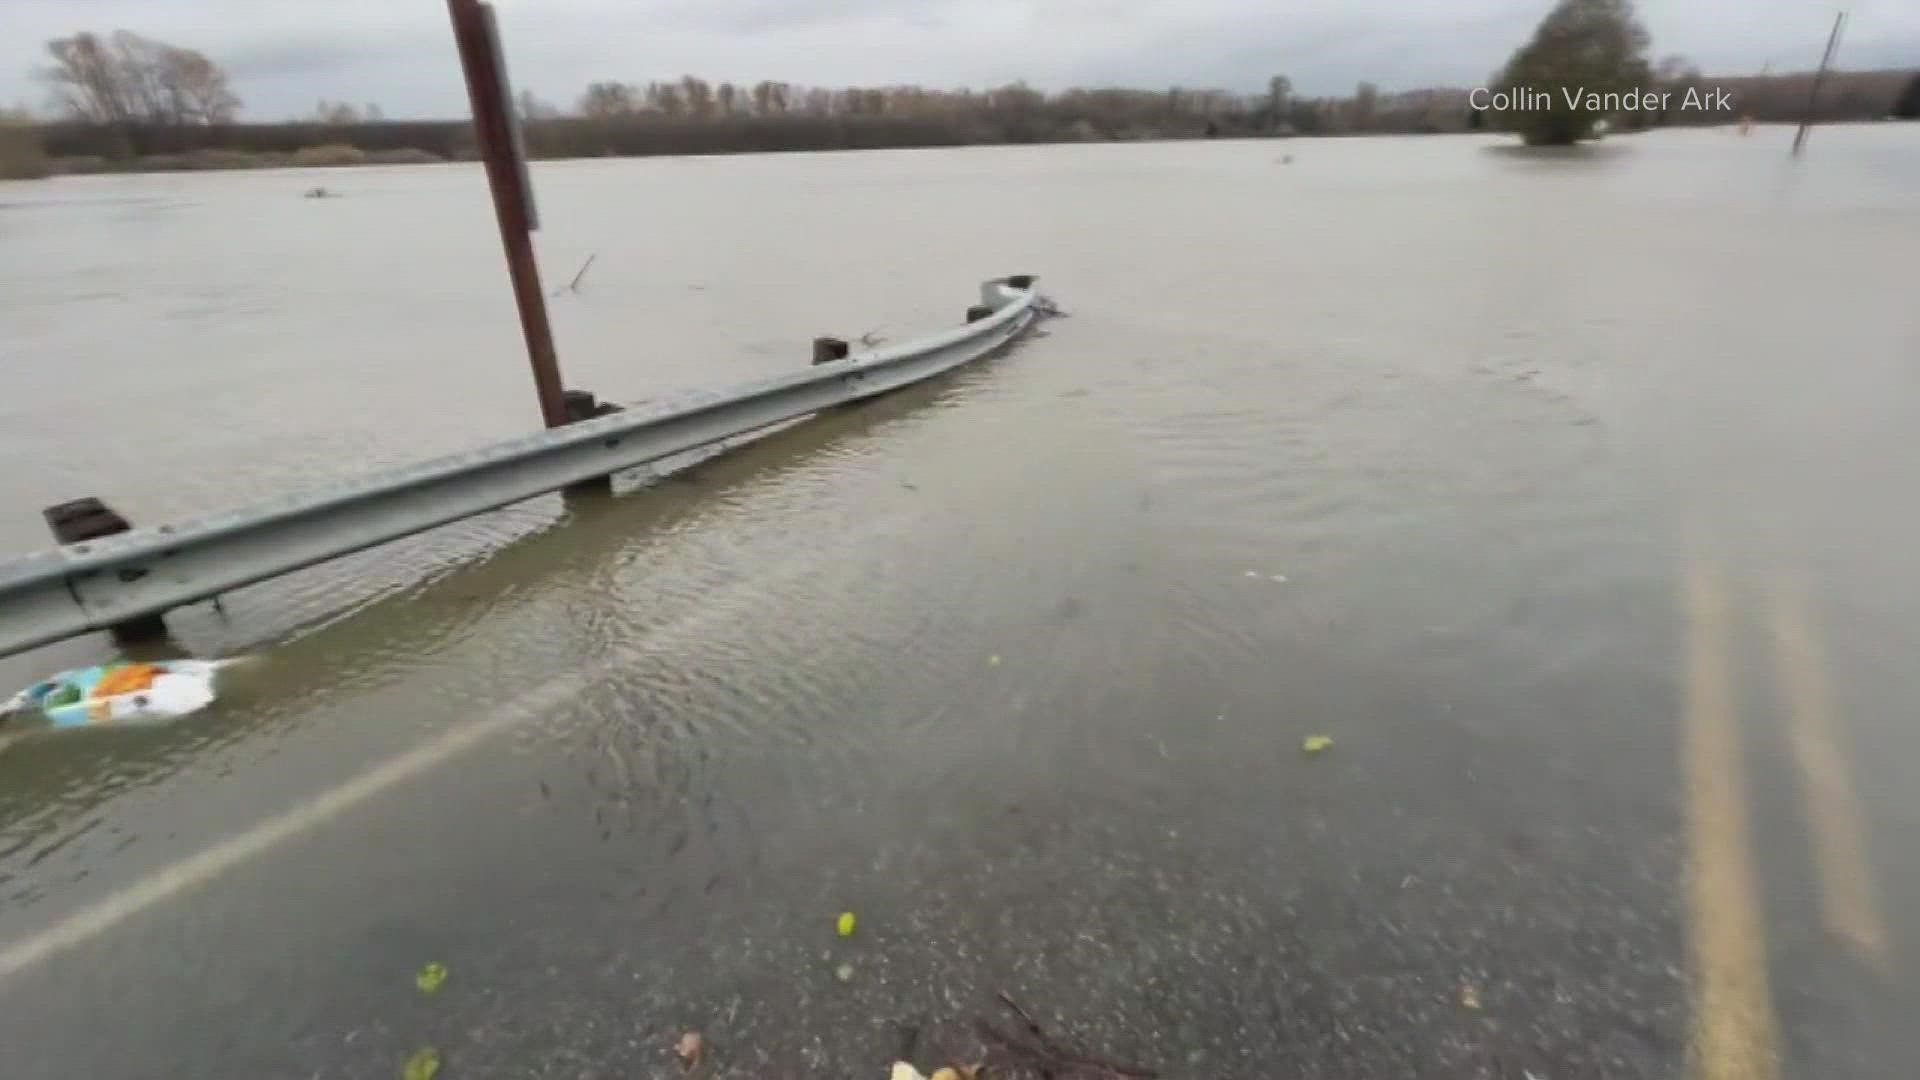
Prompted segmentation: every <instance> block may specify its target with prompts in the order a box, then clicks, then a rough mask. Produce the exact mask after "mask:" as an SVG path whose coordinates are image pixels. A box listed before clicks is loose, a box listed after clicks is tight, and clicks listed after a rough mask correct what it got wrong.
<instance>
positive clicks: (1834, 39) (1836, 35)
mask: <svg viewBox="0 0 1920 1080" xmlns="http://www.w3.org/2000/svg"><path fill="white" fill-rule="evenodd" d="M1846 21H1847V13H1846V12H1844V11H1842V12H1839V13H1837V14H1835V15H1834V17H1833V32H1832V33H1830V34H1828V35H1827V51H1826V52H1824V53H1821V54H1820V70H1818V71H1816V72H1814V73H1813V88H1812V89H1811V90H1808V91H1807V112H1806V115H1805V116H1803V117H1801V118H1800V130H1798V131H1796V132H1794V133H1793V156H1795V157H1799V156H1800V149H1801V147H1803V146H1805V145H1806V143H1807V129H1808V128H1810V127H1812V126H1813V110H1814V107H1815V106H1816V105H1817V104H1818V103H1819V101H1820V84H1821V83H1824V82H1826V81H1827V66H1828V65H1830V64H1832V63H1833V54H1834V53H1835V52H1838V51H1839V49H1840V27H1841V26H1842V25H1843V24H1845V23H1846Z"/></svg>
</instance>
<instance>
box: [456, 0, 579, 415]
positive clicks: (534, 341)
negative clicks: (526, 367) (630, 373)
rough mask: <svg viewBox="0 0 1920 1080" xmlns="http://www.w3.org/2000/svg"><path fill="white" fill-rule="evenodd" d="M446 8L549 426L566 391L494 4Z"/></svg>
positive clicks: (561, 409)
mask: <svg viewBox="0 0 1920 1080" xmlns="http://www.w3.org/2000/svg"><path fill="white" fill-rule="evenodd" d="M447 14H448V16H449V17H450V18H451V19H452V20H453V40H454V43H455V44H456V45H457V46H458V47H459V50H460V68H461V70H462V71H463V72H465V73H466V78H467V100H468V101H469V102H470V103H471V104H472V107H473V134H474V139H475V142H476V144H477V145H478V147H479V150H480V159H481V160H482V161H483V162H485V163H486V167H487V187H488V188H490V189H491V190H492V192H493V214H494V217H495V218H497V219H498V220H499V222H500V243H501V245H502V246H503V247H504V248H505V249H506V253H507V276H508V277H509V278H511V279H512V282H513V299H514V303H515V305H517V306H518V307H519V309H520V332H521V335H522V336H524V337H525V338H526V340H527V361H528V362H529V363H530V364H531V365H532V367H533V385H534V389H535V391H536V392H537V393H538V394H539V396H540V416H541V419H543V420H545V421H546V425H547V426H548V427H550V428H556V427H560V426H562V425H564V424H565V423H567V420H568V416H567V405H566V394H565V392H564V391H563V390H562V384H561V381H560V360H559V358H558V356H557V355H556V354H555V352H554V348H553V328H552V326H550V325H549V324H548V322H547V302H546V298H545V296H544V295H543V294H542V293H541V291H540V267H539V265H538V264H537V263H536V262H535V261H534V258H533V236H532V232H533V230H534V229H536V228H538V227H539V218H538V215H537V214H536V213H535V211H534V206H533V188H532V186H531V185H530V184H529V182H528V180H527V162H526V153H525V150H524V148H523V147H522V146H521V142H520V138H519V125H518V124H517V123H516V122H515V120H514V116H513V103H512V93H513V92H512V90H511V88H510V87H509V86H508V83H507V70H506V61H505V59H504V57H503V55H502V53H501V51H500V32H499V28H498V26H497V24H496V23H495V22H494V17H493V6H492V5H491V4H487V3H484V2H482V0H447Z"/></svg>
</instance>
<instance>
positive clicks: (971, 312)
mask: <svg viewBox="0 0 1920 1080" xmlns="http://www.w3.org/2000/svg"><path fill="white" fill-rule="evenodd" d="M991 314H993V309H992V308H990V307H988V306H987V305H985V304H975V305H973V306H972V307H969V308H968V309H967V321H968V322H979V321H980V320H981V319H984V318H986V317H987V316H989V315H991Z"/></svg>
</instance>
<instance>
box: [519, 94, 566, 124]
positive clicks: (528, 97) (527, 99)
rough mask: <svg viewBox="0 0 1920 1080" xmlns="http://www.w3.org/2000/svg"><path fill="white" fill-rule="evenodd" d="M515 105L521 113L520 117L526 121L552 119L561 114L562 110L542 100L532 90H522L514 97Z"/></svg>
mask: <svg viewBox="0 0 1920 1080" xmlns="http://www.w3.org/2000/svg"><path fill="white" fill-rule="evenodd" d="M513 107H514V108H515V109H516V110H517V111H518V112H519V113H520V119H522V120H526V121H533V120H551V119H553V118H554V117H556V116H559V115H560V110H559V109H557V108H555V107H554V106H553V105H551V104H549V103H548V102H545V101H542V100H540V98H539V96H538V95H536V94H535V93H534V92H533V91H531V90H522V91H520V93H519V95H518V96H517V97H515V98H514V99H513Z"/></svg>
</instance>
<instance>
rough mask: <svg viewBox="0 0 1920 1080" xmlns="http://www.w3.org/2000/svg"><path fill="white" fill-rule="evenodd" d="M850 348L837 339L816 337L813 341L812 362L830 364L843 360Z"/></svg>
mask: <svg viewBox="0 0 1920 1080" xmlns="http://www.w3.org/2000/svg"><path fill="white" fill-rule="evenodd" d="M850 348H852V346H850V345H848V344H847V343H846V342H844V341H841V340H840V339H839V338H837V337H817V338H814V339H813V362H814V363H816V364H831V363H833V362H834V361H835V360H845V359H846V358H847V350H848V349H850Z"/></svg>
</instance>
